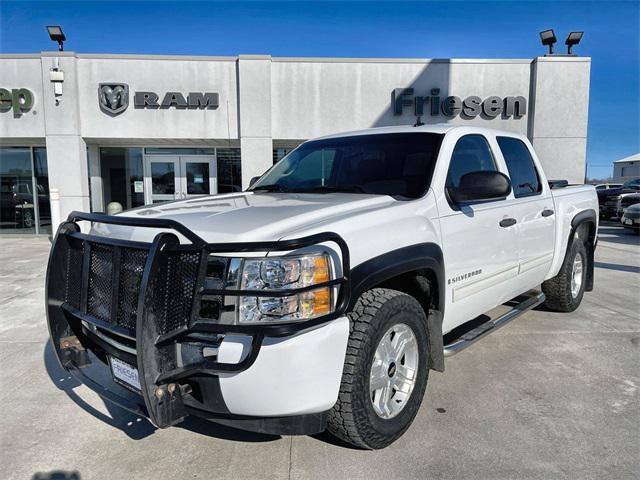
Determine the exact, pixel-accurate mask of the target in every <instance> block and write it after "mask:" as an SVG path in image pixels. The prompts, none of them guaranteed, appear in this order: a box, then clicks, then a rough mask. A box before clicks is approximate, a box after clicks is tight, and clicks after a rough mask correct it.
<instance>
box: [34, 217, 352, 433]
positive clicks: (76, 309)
mask: <svg viewBox="0 0 640 480" xmlns="http://www.w3.org/2000/svg"><path fill="white" fill-rule="evenodd" d="M78 221H89V222H97V223H105V224H117V225H127V226H134V227H148V228H160V229H162V230H163V231H162V232H161V233H158V234H157V235H156V237H155V238H154V240H153V242H152V243H142V242H133V241H125V240H118V239H111V238H107V237H97V236H94V235H89V234H83V233H81V232H80V229H79V226H78V224H77V222H78ZM167 230H173V231H175V232H177V233H179V234H180V235H182V236H183V237H184V238H186V239H187V240H188V241H189V242H191V243H188V244H187V243H185V244H181V243H180V241H179V239H178V237H177V236H176V235H175V234H173V233H170V232H168V231H167ZM324 242H332V243H335V244H336V245H337V246H338V247H339V249H340V252H341V257H342V258H341V260H342V273H343V276H342V277H341V278H337V279H334V280H331V281H329V282H325V283H322V284H318V285H315V286H314V287H313V288H321V287H326V286H331V287H335V286H340V289H339V294H338V299H337V302H336V308H335V311H334V312H333V313H331V314H329V315H325V316H322V317H318V318H315V319H312V320H307V321H304V322H298V323H290V324H280V325H225V324H219V323H211V322H201V321H195V320H196V318H195V317H196V315H195V307H194V305H196V304H197V303H198V302H197V301H196V299H197V298H200V297H201V296H202V295H203V294H209V295H211V294H223V295H229V296H237V295H242V294H244V295H247V294H249V295H258V296H259V295H273V292H265V291H257V292H254V291H240V290H224V291H217V290H205V289H204V288H203V287H201V288H198V287H199V286H201V285H203V284H204V273H205V271H206V259H207V256H208V255H209V254H210V253H243V252H259V251H292V250H296V249H300V248H304V247H308V246H311V245H316V244H319V243H324ZM78 267H80V268H78ZM349 272H350V266H349V250H348V247H347V245H346V243H345V241H344V240H343V239H342V238H341V237H340V236H339V235H338V234H336V233H332V232H325V233H319V234H316V235H311V236H308V237H304V238H298V239H292V240H283V241H275V242H253V243H224V244H210V243H206V242H205V241H204V240H203V239H201V238H200V237H199V236H198V235H197V234H195V233H194V232H192V231H191V230H189V229H188V228H187V227H185V226H184V225H182V224H180V223H178V222H176V221H174V220H167V219H148V218H145V219H139V218H132V217H124V216H109V215H103V214H95V213H93V214H91V213H78V212H73V213H71V215H70V216H69V218H68V220H67V222H66V223H63V224H62V225H61V226H60V228H59V229H58V232H57V234H56V238H55V240H54V245H53V248H52V253H51V256H50V259H49V267H48V270H47V286H46V298H47V318H48V324H49V330H50V333H51V337H52V340H53V343H54V346H55V348H56V353H57V354H58V358H59V359H60V361H61V363H62V364H63V366H65V364H67V363H68V362H69V361H70V359H71V360H72V359H73V355H72V354H73V352H72V351H69V349H67V348H65V347H64V346H63V345H61V343H60V339H61V338H66V337H67V336H69V335H73V334H75V335H76V336H77V337H78V338H79V339H80V341H81V342H82V343H83V344H84V343H86V344H87V345H84V346H85V348H89V349H92V350H95V351H96V353H97V354H99V355H102V357H104V358H106V357H107V356H109V355H111V356H115V357H118V358H121V359H124V360H125V361H129V362H131V363H136V364H137V368H138V371H139V375H140V382H141V385H142V396H143V398H144V402H145V405H146V408H147V410H148V411H149V416H150V419H151V420H152V422H153V423H155V424H156V425H158V426H168V425H171V424H174V423H176V422H178V421H180V420H181V419H182V418H183V417H184V416H185V415H186V410H185V407H184V404H183V402H182V395H183V394H184V392H183V391H182V389H181V388H177V389H176V387H175V385H180V383H179V382H180V381H184V380H185V379H188V378H189V377H191V376H194V375H218V374H219V373H221V372H240V371H242V370H245V369H247V368H249V367H250V366H251V365H252V364H253V362H254V361H255V359H256V358H257V356H258V353H259V351H260V348H261V345H262V341H263V339H264V337H265V336H285V335H291V334H293V333H296V332H298V331H301V330H305V329H308V328H311V327H314V326H316V325H320V324H322V323H325V322H328V321H331V320H333V319H336V318H338V317H340V316H342V315H344V312H345V311H346V308H347V306H348V305H349V301H350V284H349V281H348V277H347V274H348V273H349ZM176 286H178V287H179V288H178V287H176ZM307 289H308V288H305V289H292V290H287V291H282V292H279V293H278V294H279V295H288V294H294V293H298V292H301V291H304V290H307ZM82 322H88V323H91V324H94V325H97V326H99V327H102V328H108V329H111V330H112V331H114V332H115V333H121V334H124V335H127V336H129V337H130V338H135V341H136V352H137V355H135V356H133V358H132V357H131V356H130V355H129V356H128V357H127V356H126V355H123V353H122V352H121V351H118V350H117V349H116V348H112V347H110V346H109V345H108V344H105V343H104V342H102V343H101V342H99V341H98V340H96V339H93V338H91V335H90V332H88V331H86V329H84V327H82ZM194 333H222V334H226V333H241V334H247V335H251V336H252V338H253V340H252V343H251V349H250V351H249V352H248V354H247V355H246V357H245V358H244V359H243V360H242V361H240V362H239V363H235V364H226V363H219V362H216V361H211V360H208V359H204V360H203V361H202V362H199V363H196V364H191V365H188V366H178V362H177V361H176V353H175V347H174V344H175V343H176V342H179V341H181V340H186V337H188V336H189V335H190V334H194ZM173 382H177V383H173ZM170 385H174V387H173V388H172V389H169V386H170ZM158 389H160V390H162V391H163V392H164V394H162V395H160V396H159V394H158ZM163 389H164V390H163ZM169 390H171V393H170V394H169V393H168V392H169Z"/></svg>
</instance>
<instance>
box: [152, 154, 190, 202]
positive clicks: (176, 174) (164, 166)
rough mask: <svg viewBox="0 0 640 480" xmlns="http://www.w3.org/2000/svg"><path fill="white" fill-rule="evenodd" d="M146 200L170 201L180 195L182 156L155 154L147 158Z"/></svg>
mask: <svg viewBox="0 0 640 480" xmlns="http://www.w3.org/2000/svg"><path fill="white" fill-rule="evenodd" d="M145 164H146V165H145V166H146V172H145V176H144V181H145V189H144V190H145V202H144V203H146V204H147V205H149V204H152V203H161V202H168V201H171V200H177V199H179V198H181V197H180V157H175V156H172V155H153V156H147V157H146V158H145Z"/></svg>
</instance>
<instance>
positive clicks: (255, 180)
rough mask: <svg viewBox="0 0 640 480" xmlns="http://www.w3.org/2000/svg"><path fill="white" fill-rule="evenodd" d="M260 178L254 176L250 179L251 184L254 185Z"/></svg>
mask: <svg viewBox="0 0 640 480" xmlns="http://www.w3.org/2000/svg"><path fill="white" fill-rule="evenodd" d="M258 180H260V177H253V178H252V179H251V180H249V186H252V185H253V184H254V183H256V182H257V181H258Z"/></svg>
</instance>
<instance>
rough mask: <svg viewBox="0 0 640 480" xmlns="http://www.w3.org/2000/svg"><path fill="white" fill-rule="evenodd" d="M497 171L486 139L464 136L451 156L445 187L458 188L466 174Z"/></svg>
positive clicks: (476, 136)
mask: <svg viewBox="0 0 640 480" xmlns="http://www.w3.org/2000/svg"><path fill="white" fill-rule="evenodd" d="M497 170H498V169H497V168H496V162H495V161H494V159H493V154H492V153H491V148H490V147H489V143H488V142H487V139H486V138H484V137H483V136H482V135H465V136H464V137H461V138H460V139H459V140H458V143H456V146H455V147H454V149H453V153H452V154H451V162H450V163H449V173H448V174H447V187H448V188H451V187H453V188H455V187H458V186H459V185H460V179H461V178H462V176H463V175H465V174H467V173H470V172H480V171H497Z"/></svg>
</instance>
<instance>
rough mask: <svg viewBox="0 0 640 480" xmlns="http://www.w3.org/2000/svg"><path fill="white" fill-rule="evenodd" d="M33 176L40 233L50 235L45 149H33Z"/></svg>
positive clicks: (47, 172) (47, 171)
mask: <svg viewBox="0 0 640 480" xmlns="http://www.w3.org/2000/svg"><path fill="white" fill-rule="evenodd" d="M33 176H34V177H35V183H36V189H37V190H38V216H39V217H40V218H39V222H38V224H39V225H40V233H51V206H50V204H49V170H48V168H47V149H46V148H44V147H35V148H34V149H33Z"/></svg>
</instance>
